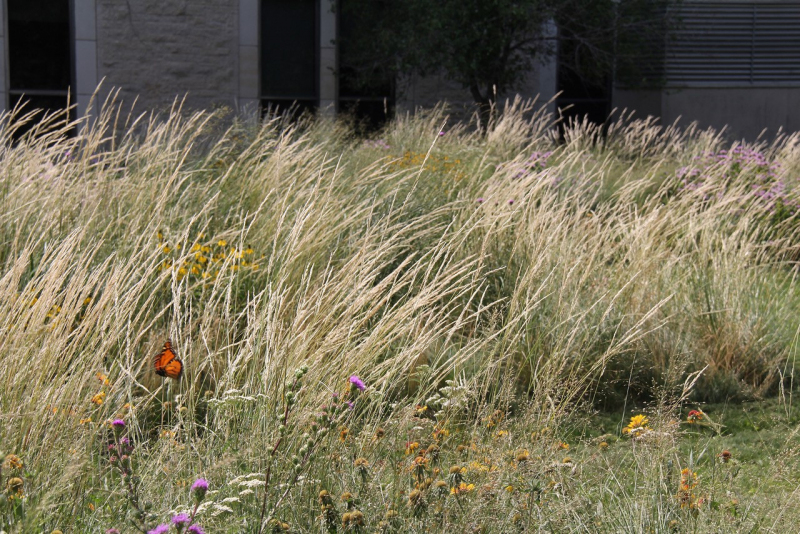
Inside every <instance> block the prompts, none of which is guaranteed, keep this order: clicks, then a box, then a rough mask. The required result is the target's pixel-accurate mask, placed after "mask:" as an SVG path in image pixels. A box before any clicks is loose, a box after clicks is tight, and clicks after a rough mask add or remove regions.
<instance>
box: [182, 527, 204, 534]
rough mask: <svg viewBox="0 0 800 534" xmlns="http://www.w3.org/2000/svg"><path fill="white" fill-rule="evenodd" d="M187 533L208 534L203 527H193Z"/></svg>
mask: <svg viewBox="0 0 800 534" xmlns="http://www.w3.org/2000/svg"><path fill="white" fill-rule="evenodd" d="M186 532H191V533H192V534H206V531H205V530H203V527H201V526H200V525H192V526H190V527H189V528H188V529H187V530H186Z"/></svg>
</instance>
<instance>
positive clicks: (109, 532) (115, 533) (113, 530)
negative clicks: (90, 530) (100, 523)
mask: <svg viewBox="0 0 800 534" xmlns="http://www.w3.org/2000/svg"><path fill="white" fill-rule="evenodd" d="M106 534H119V529H116V528H110V529H108V530H106Z"/></svg>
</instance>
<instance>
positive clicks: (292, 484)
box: [259, 450, 313, 532]
mask: <svg viewBox="0 0 800 534" xmlns="http://www.w3.org/2000/svg"><path fill="white" fill-rule="evenodd" d="M312 452H313V451H312V450H309V451H308V452H307V453H306V455H305V456H304V457H303V460H302V461H301V462H300V464H298V465H299V466H300V467H302V466H304V465H305V464H306V462H307V461H308V459H309V458H310V457H311V453H312ZM298 478H300V470H299V469H298V470H297V471H296V472H295V474H294V476H293V477H292V480H291V482H289V484H287V486H286V491H284V492H283V495H281V496H280V497H279V498H278V500H277V501H275V506H273V510H277V509H278V508H279V507H280V505H281V503H282V502H283V500H284V499H285V498H286V497H287V496H288V495H289V491H290V490H291V489H292V486H294V485H295V483H296V482H297V479H298ZM273 515H274V514H270V515H269V517H267V519H266V521H267V522H269V520H270V519H272V517H273ZM260 528H263V523H262V526H261V527H260ZM260 528H259V532H261V530H260Z"/></svg>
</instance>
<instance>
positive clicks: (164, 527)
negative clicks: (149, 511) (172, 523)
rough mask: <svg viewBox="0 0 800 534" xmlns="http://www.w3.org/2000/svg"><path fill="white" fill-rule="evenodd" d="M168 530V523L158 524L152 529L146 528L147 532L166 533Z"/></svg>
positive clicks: (153, 533)
mask: <svg viewBox="0 0 800 534" xmlns="http://www.w3.org/2000/svg"><path fill="white" fill-rule="evenodd" d="M167 532H169V525H158V526H157V527H156V528H154V529H153V530H148V531H147V534H167Z"/></svg>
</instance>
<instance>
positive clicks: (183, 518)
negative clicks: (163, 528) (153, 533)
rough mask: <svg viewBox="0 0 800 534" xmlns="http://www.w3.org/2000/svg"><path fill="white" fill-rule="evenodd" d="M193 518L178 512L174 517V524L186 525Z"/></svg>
mask: <svg viewBox="0 0 800 534" xmlns="http://www.w3.org/2000/svg"><path fill="white" fill-rule="evenodd" d="M191 520H192V518H191V517H189V516H188V515H187V514H178V515H176V516H175V517H173V518H172V524H173V525H176V526H179V527H184V526H186V524H187V523H189V522H191Z"/></svg>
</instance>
